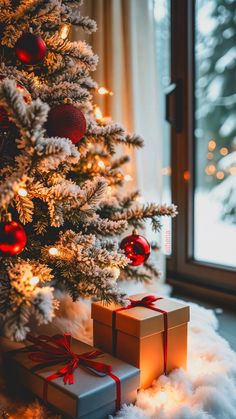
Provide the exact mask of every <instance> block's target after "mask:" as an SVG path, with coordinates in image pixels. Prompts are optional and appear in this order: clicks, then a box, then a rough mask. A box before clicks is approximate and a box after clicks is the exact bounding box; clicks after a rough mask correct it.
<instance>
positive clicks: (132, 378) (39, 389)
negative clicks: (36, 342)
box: [5, 339, 140, 419]
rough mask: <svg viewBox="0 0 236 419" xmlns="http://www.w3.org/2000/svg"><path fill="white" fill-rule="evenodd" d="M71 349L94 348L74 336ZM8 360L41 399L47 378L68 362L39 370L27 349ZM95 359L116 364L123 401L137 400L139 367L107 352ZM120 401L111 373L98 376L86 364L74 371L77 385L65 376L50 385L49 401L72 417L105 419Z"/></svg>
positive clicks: (8, 356)
mask: <svg viewBox="0 0 236 419" xmlns="http://www.w3.org/2000/svg"><path fill="white" fill-rule="evenodd" d="M71 349H72V351H73V352H74V353H76V354H82V353H84V352H88V351H91V350H93V349H94V348H92V347H91V346H89V345H87V344H85V343H82V342H79V341H78V340H76V339H72V344H71ZM27 351H29V348H27ZM5 359H6V362H8V361H9V362H8V363H9V365H10V370H11V375H12V378H13V379H14V381H16V380H17V382H19V383H21V384H22V385H24V386H25V387H26V388H27V389H28V390H30V391H31V392H32V393H34V394H35V395H37V396H38V397H39V398H41V399H42V398H43V388H44V383H45V380H46V378H47V377H48V376H50V375H51V374H53V373H55V372H56V371H58V370H59V369H60V368H62V367H63V366H64V365H65V363H63V364H57V365H54V366H47V367H46V368H42V369H40V370H36V371H35V362H34V361H32V360H31V359H30V358H29V352H26V350H25V348H23V349H17V350H13V351H10V352H7V353H6V354H5ZM94 360H95V361H98V362H102V363H105V364H109V365H112V373H113V374H114V375H115V376H117V377H118V378H119V380H120V383H121V404H123V403H133V402H135V400H136V396H137V389H138V388H139V382H140V371H139V369H137V368H135V367H133V366H131V365H129V364H127V363H125V362H123V361H120V360H119V359H117V358H114V357H112V356H111V355H109V354H107V353H103V354H102V355H100V356H99V357H98V358H95V359H94ZM116 400H117V385H116V382H115V380H114V379H113V378H111V377H110V376H107V375H102V376H100V375H96V374H94V372H92V371H90V370H89V369H86V368H84V367H78V368H77V369H76V370H75V371H74V384H71V385H69V384H66V385H65V384H64V382H63V378H62V377H59V378H56V379H55V380H53V381H49V382H48V386H47V402H48V403H49V404H51V405H52V406H54V407H56V408H57V409H58V410H59V411H61V412H62V413H64V414H65V415H66V417H69V418H83V419H105V418H107V416H108V415H109V414H111V415H112V414H114V413H115V410H116Z"/></svg>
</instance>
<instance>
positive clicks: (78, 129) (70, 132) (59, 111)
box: [46, 103, 86, 144]
mask: <svg viewBox="0 0 236 419" xmlns="http://www.w3.org/2000/svg"><path fill="white" fill-rule="evenodd" d="M46 130H47V134H48V136H49V137H65V138H69V139H70V140H71V141H72V143H73V144H76V143H78V141H80V140H81V138H83V136H84V134H85V131H86V119H85V117H84V114H83V113H82V112H81V111H80V110H79V109H78V108H76V107H75V106H74V105H71V104H69V103H63V104H61V105H56V106H54V107H53V108H52V109H51V110H50V111H49V113H48V120H47V123H46Z"/></svg>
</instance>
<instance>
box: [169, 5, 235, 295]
mask: <svg viewBox="0 0 236 419" xmlns="http://www.w3.org/2000/svg"><path fill="white" fill-rule="evenodd" d="M235 10H236V0H209V1H207V2H206V1H205V0H195V1H194V0H178V1H175V0H172V1H171V84H172V85H173V86H175V88H174V89H173V90H172V93H171V97H170V96H169V95H168V96H167V102H168V103H167V104H172V105H170V106H169V115H167V116H168V119H169V120H170V121H171V122H172V129H171V151H172V153H171V154H172V158H171V161H172V196H173V197H172V199H173V202H175V203H176V204H177V205H178V207H179V215H178V217H177V219H176V220H175V221H174V232H173V251H172V255H171V259H170V260H169V262H168V267H169V269H168V275H169V277H170V279H171V282H172V283H175V284H176V285H178V286H181V287H184V288H186V289H187V288H189V289H190V288H191V287H192V289H193V288H194V287H195V289H197V288H198V289H200V288H201V289H202V290H206V288H207V289H208V290H211V291H212V295H213V294H214V295H215V296H216V295H218V296H221V295H223V294H224V296H225V298H226V299H228V300H229V299H230V300H234V301H235V295H236V270H235V269H236V118H235V114H236V84H235V74H236V47H235V45H236V18H235ZM207 295H210V294H209V291H208V294H207Z"/></svg>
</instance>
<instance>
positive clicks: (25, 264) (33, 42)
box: [0, 0, 176, 340]
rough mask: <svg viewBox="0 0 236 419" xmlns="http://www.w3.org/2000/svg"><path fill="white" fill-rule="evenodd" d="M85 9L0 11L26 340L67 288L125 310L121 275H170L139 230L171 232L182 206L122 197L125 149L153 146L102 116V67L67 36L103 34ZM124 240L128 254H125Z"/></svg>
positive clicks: (21, 331)
mask: <svg viewBox="0 0 236 419" xmlns="http://www.w3.org/2000/svg"><path fill="white" fill-rule="evenodd" d="M79 3H80V1H76V0H74V1H67V0H48V1H47V2H45V1H44V0H24V1H14V0H12V1H11V0H4V1H1V6H0V28H1V37H0V38H1V39H0V53H1V68H0V149H1V155H0V176H1V184H0V216H1V224H0V252H1V256H0V323H1V330H2V333H3V334H5V335H6V336H7V337H9V338H11V339H15V340H23V339H24V338H25V336H26V334H27V332H28V331H29V326H28V323H29V319H30V317H31V316H32V315H33V316H34V318H35V321H36V322H37V323H38V324H43V323H47V322H50V321H51V320H52V319H53V317H54V316H55V311H56V309H57V307H58V302H57V301H56V300H55V298H54V290H55V289H60V290H63V291H65V292H68V293H69V294H70V295H71V296H72V298H73V300H77V299H79V298H81V297H83V298H84V297H88V298H93V299H99V300H103V301H106V302H111V301H114V302H116V303H121V304H123V303H124V298H125V295H124V293H123V292H121V291H120V290H119V287H118V284H117V281H118V277H119V280H129V279H135V280H143V281H147V280H149V279H151V278H152V277H157V276H158V272H157V270H156V268H155V265H154V264H153V263H152V261H150V259H148V256H149V253H150V248H148V246H149V245H148V240H146V238H144V237H141V238H140V235H139V232H135V233H132V229H133V228H138V229H139V230H141V229H142V227H143V225H144V222H145V221H146V220H151V223H152V226H153V229H154V230H155V231H159V229H160V227H161V223H160V218H161V217H162V216H166V215H167V216H171V217H174V216H175V215H176V208H175V206H174V205H170V206H166V205H158V204H156V203H151V204H147V205H144V206H143V205H140V204H138V202H137V195H138V192H136V191H135V192H132V193H129V194H125V191H124V190H123V189H122V185H123V179H124V171H123V169H122V166H123V164H124V163H126V162H127V156H122V157H119V158H118V157H116V154H115V153H116V146H117V145H120V144H123V145H127V146H130V147H136V148H139V147H141V146H142V140H141V138H139V137H138V136H137V135H130V134H127V133H126V132H125V131H124V129H123V128H122V127H121V126H120V125H118V124H115V123H112V122H108V121H103V120H102V119H101V120H99V121H98V120H96V118H95V116H94V108H93V103H92V93H93V91H94V90H95V89H96V88H97V86H96V83H95V82H94V80H93V79H92V78H91V76H90V73H91V72H92V71H94V70H95V68H96V65H97V61H98V58H97V56H96V55H94V53H93V52H92V50H91V48H90V46H88V45H87V44H86V43H85V42H83V41H78V42H71V41H70V40H69V39H68V38H67V37H66V39H65V36H64V34H65V29H66V32H68V30H69V28H70V26H71V25H76V26H78V27H80V28H81V29H83V30H85V31H87V32H93V31H95V30H96V23H95V22H94V21H92V20H91V19H89V18H88V17H81V16H80V15H79V11H78V9H77V6H79ZM100 161H102V162H103V163H104V164H102V165H101V164H100V165H99V164H98V163H99V162H100ZM125 232H126V234H125ZM124 236H129V239H128V240H127V241H126V244H127V243H128V247H127V246H126V247H124V246H121V247H120V246H119V244H120V243H121V240H122V239H123V238H124ZM151 247H153V249H154V250H155V248H156V245H155V244H153V246H152V245H151ZM137 254H138V255H141V256H142V257H140V258H139V257H136V255H137ZM134 255H135V257H133V258H132V256H134ZM134 260H135V263H134ZM137 260H138V263H136V262H137ZM137 265H142V266H137Z"/></svg>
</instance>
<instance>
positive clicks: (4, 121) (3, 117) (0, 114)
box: [0, 74, 31, 131]
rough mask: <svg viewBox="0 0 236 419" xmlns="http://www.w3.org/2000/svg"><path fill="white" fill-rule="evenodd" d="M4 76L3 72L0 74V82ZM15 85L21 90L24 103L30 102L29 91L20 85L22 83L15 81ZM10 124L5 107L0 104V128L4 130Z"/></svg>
mask: <svg viewBox="0 0 236 419" xmlns="http://www.w3.org/2000/svg"><path fill="white" fill-rule="evenodd" d="M6 78H7V76H6V75H5V74H0V83H1V82H2V81H3V80H4V79H6ZM16 87H17V89H18V90H20V91H21V92H22V95H23V98H24V101H25V102H26V103H30V102H31V96H30V94H29V92H28V91H27V90H26V89H25V88H24V86H22V84H20V83H19V82H17V83H16ZM10 125H11V123H10V121H9V119H8V115H7V111H6V110H5V108H4V107H3V106H0V130H1V131H5V130H7V129H9V128H10Z"/></svg>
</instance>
